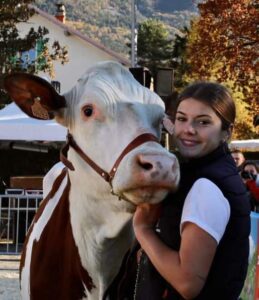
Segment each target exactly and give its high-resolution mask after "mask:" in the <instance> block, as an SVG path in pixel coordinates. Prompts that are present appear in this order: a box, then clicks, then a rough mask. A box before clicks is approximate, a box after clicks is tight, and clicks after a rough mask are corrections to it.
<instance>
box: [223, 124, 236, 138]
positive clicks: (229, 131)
mask: <svg viewBox="0 0 259 300" xmlns="http://www.w3.org/2000/svg"><path fill="white" fill-rule="evenodd" d="M233 128H234V125H233V124H230V125H229V127H228V128H227V129H225V130H224V132H223V138H222V141H223V142H227V141H229V140H230V139H231V136H232V132H233Z"/></svg>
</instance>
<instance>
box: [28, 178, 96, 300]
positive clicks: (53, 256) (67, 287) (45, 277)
mask: <svg viewBox="0 0 259 300" xmlns="http://www.w3.org/2000/svg"><path fill="white" fill-rule="evenodd" d="M69 190H70V182H68V184H67V186H66V188H65V190H64V193H63V195H62V196H61V198H60V200H59V203H58V205H57V206H56V208H55V209H54V211H53V213H52V216H51V218H50V219H49V221H48V223H47V225H46V226H45V228H44V230H43V232H42V234H41V237H40V240H39V241H38V242H37V241H34V243H33V251H32V258H31V266H30V273H31V274H30V286H31V299H32V300H34V299H35V300H46V299H48V300H57V299H62V300H72V299H82V298H83V297H86V294H85V288H84V285H85V286H86V288H87V289H88V290H89V292H90V291H91V290H92V289H93V288H95V285H94V283H93V281H92V278H91V277H90V276H89V274H88V272H87V271H86V270H85V269H84V268H83V267H82V264H81V260H80V256H79V252H78V248H77V246H76V244H75V241H74V237H73V233H72V227H71V223H70V213H69V200H68V194H69ZM49 196H50V195H48V197H49ZM46 199H47V198H46ZM46 202H47V201H46ZM44 204H45V206H46V203H44ZM43 209H44V207H43ZM40 213H42V212H40ZM37 219H38V216H37Z"/></svg>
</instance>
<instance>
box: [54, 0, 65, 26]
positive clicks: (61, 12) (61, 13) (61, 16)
mask: <svg viewBox="0 0 259 300" xmlns="http://www.w3.org/2000/svg"><path fill="white" fill-rule="evenodd" d="M56 6H57V12H56V15H55V17H56V18H57V19H58V20H59V21H60V22H62V23H65V22H66V9H65V5H64V4H63V3H57V4H56Z"/></svg>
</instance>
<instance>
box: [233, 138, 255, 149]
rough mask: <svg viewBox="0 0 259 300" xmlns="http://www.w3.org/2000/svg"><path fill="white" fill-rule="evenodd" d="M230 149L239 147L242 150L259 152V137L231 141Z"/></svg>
mask: <svg viewBox="0 0 259 300" xmlns="http://www.w3.org/2000/svg"><path fill="white" fill-rule="evenodd" d="M230 149H239V150H241V151H249V152H259V139H255V140H239V141H231V143H230Z"/></svg>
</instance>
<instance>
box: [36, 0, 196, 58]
mask: <svg viewBox="0 0 259 300" xmlns="http://www.w3.org/2000/svg"><path fill="white" fill-rule="evenodd" d="M136 2H137V3H138V5H137V6H136V22H137V23H139V22H141V21H143V20H144V19H145V18H149V17H152V18H157V19H159V20H161V21H163V22H165V23H166V24H167V25H168V29H169V31H170V34H171V37H172V38H173V36H174V35H175V33H179V29H181V28H183V27H184V26H188V25H189V21H190V19H191V18H193V17H194V16H195V15H196V12H195V7H194V5H193V2H192V0H182V1H167V0H138V1H136ZM176 2H177V4H176ZM35 3H36V5H37V6H38V7H39V8H41V9H42V10H44V11H46V12H48V13H50V14H54V13H55V11H56V5H55V3H53V0H35ZM62 3H63V4H64V5H65V7H66V14H67V22H68V24H69V25H71V26H73V27H74V28H76V29H78V30H80V31H81V32H83V33H84V34H85V35H87V36H89V37H91V38H93V39H95V40H97V41H99V42H101V43H102V44H104V45H105V46H107V47H109V48H111V49H112V50H114V51H116V52H118V53H121V54H123V55H124V56H126V57H128V55H129V54H128V52H129V48H128V47H127V46H126V44H127V43H129V42H130V36H131V3H130V1H124V0H110V1H108V0H89V1H88V2H87V5H86V4H85V3H86V1H85V0H77V1H71V0H63V2H62ZM176 9H177V10H176Z"/></svg>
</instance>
